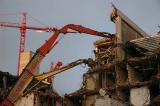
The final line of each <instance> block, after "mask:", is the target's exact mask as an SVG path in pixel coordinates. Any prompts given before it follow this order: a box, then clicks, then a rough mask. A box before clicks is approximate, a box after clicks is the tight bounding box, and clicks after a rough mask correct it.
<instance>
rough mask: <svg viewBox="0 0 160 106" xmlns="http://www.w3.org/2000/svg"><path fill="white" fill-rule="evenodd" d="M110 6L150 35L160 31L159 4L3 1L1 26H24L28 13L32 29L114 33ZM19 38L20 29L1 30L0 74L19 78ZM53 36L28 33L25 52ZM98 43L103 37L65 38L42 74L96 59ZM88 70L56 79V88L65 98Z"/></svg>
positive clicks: (151, 0)
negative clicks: (67, 27)
mask: <svg viewBox="0 0 160 106" xmlns="http://www.w3.org/2000/svg"><path fill="white" fill-rule="evenodd" d="M111 2H112V3H114V4H115V5H116V6H117V8H119V9H120V10H121V11H122V12H123V13H124V14H126V15H127V16H128V17H129V18H130V19H132V20H133V21H134V22H135V23H136V24H137V25H138V26H140V27H141V28H142V29H143V30H144V31H145V32H147V33H148V34H155V33H156V32H158V31H159V30H160V29H159V28H158V24H160V14H159V11H160V0H0V22H4V21H5V22H17V23H21V20H22V16H21V15H20V13H22V12H26V13H27V14H28V15H27V25H29V26H40V27H48V26H49V27H57V28H60V27H63V26H64V25H67V24H80V25H83V26H86V27H89V28H92V29H95V30H98V31H103V32H110V33H114V32H115V26H114V23H112V22H111V21H110V13H111ZM32 17H34V19H33V18H32ZM19 35H20V33H19V30H18V29H14V28H2V27H0V70H2V71H8V72H10V73H12V74H16V67H17V59H18V49H19ZM51 35H52V33H38V32H35V31H31V30H27V33H26V48H25V50H32V51H33V52H35V51H36V49H37V48H39V47H40V46H41V45H42V44H43V43H44V42H45V40H46V39H48V38H49V37H50V36H51ZM98 39H100V37H95V36H89V35H86V34H68V35H66V36H64V38H63V39H62V40H61V41H60V43H59V44H58V45H57V46H56V47H55V48H54V49H53V50H52V51H51V52H50V53H49V54H48V55H47V56H46V58H45V59H44V60H43V62H42V64H41V68H40V70H41V72H43V71H47V70H48V69H49V67H50V62H51V61H54V62H57V61H59V60H60V61H62V62H63V63H64V64H67V63H70V62H72V61H75V60H77V59H80V58H82V59H83V58H90V57H94V56H93V52H92V51H93V49H94V46H93V42H94V41H96V40H98ZM86 70H87V69H86V68H82V67H81V66H78V67H76V68H74V69H72V70H69V71H66V72H64V73H61V74H59V75H56V77H55V80H54V88H55V89H56V90H57V91H58V92H59V93H60V94H62V95H63V94H64V93H69V92H73V91H75V90H77V89H79V87H80V85H81V82H82V75H83V73H85V72H86Z"/></svg>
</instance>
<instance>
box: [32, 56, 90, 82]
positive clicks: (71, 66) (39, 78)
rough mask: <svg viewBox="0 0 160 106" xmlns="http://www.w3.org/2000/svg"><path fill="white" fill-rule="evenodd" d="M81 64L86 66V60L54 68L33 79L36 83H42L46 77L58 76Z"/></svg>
mask: <svg viewBox="0 0 160 106" xmlns="http://www.w3.org/2000/svg"><path fill="white" fill-rule="evenodd" d="M82 63H85V64H87V60H86V59H79V60H77V61H74V62H72V63H70V64H68V65H66V66H63V67H60V68H55V69H53V70H50V71H49V72H46V73H43V74H40V75H38V76H35V77H34V78H35V79H36V80H38V81H42V80H44V79H46V78H48V77H51V76H54V75H56V74H59V73H61V72H64V71H66V70H68V69H71V68H73V67H75V66H77V65H80V64H82Z"/></svg>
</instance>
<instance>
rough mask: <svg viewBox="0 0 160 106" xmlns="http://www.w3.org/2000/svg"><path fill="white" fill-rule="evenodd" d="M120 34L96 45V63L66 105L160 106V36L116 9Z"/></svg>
mask: <svg viewBox="0 0 160 106" xmlns="http://www.w3.org/2000/svg"><path fill="white" fill-rule="evenodd" d="M111 20H112V21H113V22H114V23H115V26H116V33H115V36H114V37H113V38H111V39H109V38H108V39H106V38H104V39H101V40H98V41H96V42H95V43H94V46H95V51H94V53H95V60H92V59H90V61H89V69H88V71H87V73H85V74H84V76H83V86H82V87H81V88H80V89H79V90H78V91H76V92H74V93H71V94H66V95H65V101H64V103H65V105H66V106H128V105H133V106H148V105H153V106H159V104H160V57H159V55H160V34H157V35H155V36H149V35H148V34H146V33H145V32H144V31H143V30H142V29H140V28H139V27H138V26H137V25H135V24H134V23H133V22H132V21H131V20H130V19H129V18H128V17H127V16H125V15H124V14H123V13H122V12H121V11H119V10H118V9H116V8H114V9H113V11H112V14H111Z"/></svg>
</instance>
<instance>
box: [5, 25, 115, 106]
mask: <svg viewBox="0 0 160 106" xmlns="http://www.w3.org/2000/svg"><path fill="white" fill-rule="evenodd" d="M69 29H71V30H75V31H77V32H78V33H86V34H90V35H95V36H100V37H107V38H112V37H113V36H114V35H112V34H110V33H106V32H98V31H95V30H92V29H90V28H86V27H83V26H81V25H75V24H68V25H66V26H64V27H62V28H61V29H59V30H57V31H55V33H54V34H53V35H52V36H51V37H50V38H49V39H48V40H47V41H46V42H45V43H44V44H43V45H42V46H41V47H40V48H39V49H37V51H36V53H35V54H34V56H33V57H32V58H31V60H30V61H29V63H28V64H27V65H26V67H25V68H24V70H23V72H22V74H21V75H20V76H19V79H18V80H17V82H16V84H15V85H14V87H13V88H12V89H11V91H10V93H9V95H8V96H7V98H6V99H5V100H4V101H7V103H8V105H9V104H11V105H12V104H14V103H15V102H16V101H17V100H18V99H19V98H20V97H21V96H22V95H23V93H24V90H25V89H26V88H27V86H28V85H29V84H30V82H31V81H32V79H33V78H34V75H33V73H34V72H35V71H36V70H35V69H36V67H38V65H39V64H40V62H41V61H42V60H43V58H44V57H45V56H46V54H47V53H49V52H50V50H51V49H52V48H53V47H54V46H55V45H56V44H57V43H58V42H57V41H56V39H57V38H58V36H59V35H60V34H61V33H63V34H66V33H67V31H68V30H69ZM2 106H3V105H2Z"/></svg>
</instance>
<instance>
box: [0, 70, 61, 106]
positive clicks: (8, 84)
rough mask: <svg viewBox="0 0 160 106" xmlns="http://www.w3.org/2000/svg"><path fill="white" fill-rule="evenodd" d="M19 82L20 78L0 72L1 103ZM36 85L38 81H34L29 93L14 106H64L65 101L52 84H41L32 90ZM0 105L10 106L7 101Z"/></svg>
mask: <svg viewBox="0 0 160 106" xmlns="http://www.w3.org/2000/svg"><path fill="white" fill-rule="evenodd" d="M17 80H18V76H14V75H11V74H9V73H8V72H2V71H0V101H2V100H3V99H4V98H5V97H6V96H7V94H8V92H10V90H11V88H12V87H13V85H14V84H15V83H16V81H17ZM35 83H37V81H36V80H34V81H32V83H31V84H30V85H29V87H28V89H27V90H28V92H27V93H26V94H24V96H22V97H21V98H19V100H18V101H17V102H15V103H14V106H62V103H63V100H62V98H61V97H60V96H59V95H58V93H56V92H55V90H54V89H53V88H52V84H51V83H47V82H46V83H45V81H43V82H39V83H37V84H36V87H35V88H32V87H33V85H34V84H35ZM30 89H31V90H30ZM0 105H2V106H8V105H5V101H4V103H1V104H0Z"/></svg>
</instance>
